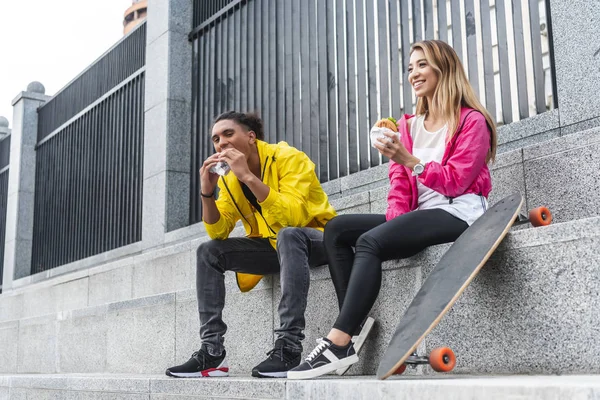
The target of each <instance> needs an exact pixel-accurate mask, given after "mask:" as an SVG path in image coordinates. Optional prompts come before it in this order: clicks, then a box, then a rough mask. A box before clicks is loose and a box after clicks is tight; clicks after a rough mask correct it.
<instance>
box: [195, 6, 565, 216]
mask: <svg viewBox="0 0 600 400" xmlns="http://www.w3.org/2000/svg"><path fill="white" fill-rule="evenodd" d="M203 3H204V6H205V7H208V9H214V8H210V6H207V5H206V4H207V3H210V4H216V3H217V2H214V1H213V2H203ZM547 7H548V5H547V2H546V1H544V0H542V1H540V0H523V1H522V0H495V2H494V1H493V0H491V1H490V0H480V1H475V0H447V1H445V2H444V1H436V0H397V1H375V0H370V1H362V0H319V1H317V0H302V1H300V0H277V1H275V0H246V1H240V0H238V1H233V2H230V3H229V4H228V5H227V6H226V7H225V8H223V9H222V10H220V11H219V12H217V13H216V14H215V15H212V16H211V17H210V18H207V19H206V21H205V22H204V23H202V24H200V25H199V26H197V27H196V28H195V29H194V30H193V31H192V33H191V34H190V40H192V41H193V52H194V54H193V60H194V61H193V73H192V78H193V81H192V91H193V93H192V98H193V110H192V114H193V117H192V118H193V120H192V127H193V128H192V129H193V133H192V147H193V148H192V160H193V162H192V166H191V172H192V173H191V176H192V182H191V185H190V186H191V208H190V222H191V223H194V222H198V221H199V220H200V199H199V195H198V193H199V178H198V173H197V171H198V169H199V167H200V165H201V163H202V161H203V160H204V159H205V158H206V157H207V156H208V155H210V154H211V153H212V152H213V148H212V144H211V143H210V141H209V135H210V132H209V129H210V127H211V122H212V120H213V118H214V117H215V116H216V115H218V114H219V113H221V112H223V111H226V110H228V109H238V110H242V111H246V110H257V111H259V113H260V114H261V116H262V117H263V119H264V122H265V139H266V140H267V141H279V140H285V141H287V142H288V143H289V144H290V145H292V146H295V147H297V148H299V149H301V150H303V151H305V152H306V153H307V154H308V155H309V156H310V158H311V159H312V160H313V161H314V162H315V164H316V165H317V174H318V177H319V179H320V180H321V182H324V181H327V180H330V179H335V178H338V177H342V176H346V175H348V174H351V173H353V172H357V171H359V170H363V169H367V168H369V167H371V166H375V165H379V164H381V163H382V162H384V161H385V160H383V159H382V158H381V157H380V155H379V153H378V152H377V151H376V150H375V149H373V148H371V147H370V146H369V143H368V131H369V129H370V127H371V125H372V124H373V123H374V122H375V121H376V120H377V119H379V118H381V117H387V116H396V117H399V116H400V115H401V114H402V113H403V112H412V111H413V109H414V102H415V99H414V96H413V93H412V88H411V87H410V86H409V85H408V84H407V83H406V82H407V76H408V73H407V65H408V60H409V50H410V44H411V43H413V42H415V41H418V40H421V39H442V40H445V41H447V42H449V44H451V45H452V46H453V47H454V48H455V49H456V51H457V53H458V55H459V57H461V59H462V60H463V63H464V66H465V70H466V72H467V74H468V76H469V79H470V81H471V83H472V84H473V87H474V88H475V90H476V92H477V93H478V94H479V96H480V99H481V101H482V102H483V103H484V105H485V106H486V107H487V108H488V110H489V111H490V112H491V113H492V115H493V116H496V119H497V121H498V122H499V123H500V124H502V123H509V122H512V121H514V120H518V119H521V118H526V117H529V116H531V115H535V114H537V113H541V112H544V111H546V110H547V109H548V108H553V101H555V96H554V94H555V93H556V91H555V90H553V87H554V85H553V79H552V76H553V74H552V73H551V72H550V71H551V65H550V59H551V55H550V54H549V53H548V48H549V46H548V41H551V37H550V33H551V30H550V29H548V28H547V27H548V26H549V21H547V20H546V18H545V16H546V15H549V13H546V12H545V11H546V8H547ZM540 27H542V28H544V27H546V28H545V30H543V29H540Z"/></svg>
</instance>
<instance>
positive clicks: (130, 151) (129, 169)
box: [125, 41, 197, 244]
mask: <svg viewBox="0 0 600 400" xmlns="http://www.w3.org/2000/svg"><path fill="white" fill-rule="evenodd" d="M196 42H197V41H196ZM139 79H140V78H139V76H138V77H137V78H135V79H134V80H133V81H132V82H131V84H130V85H129V87H128V88H127V132H126V135H127V136H126V137H127V141H126V143H127V152H126V158H125V159H126V162H127V166H126V184H125V191H126V195H125V209H126V210H127V217H126V233H125V242H126V243H127V244H130V243H133V241H134V240H133V231H134V229H133V212H134V210H135V205H134V202H133V192H134V190H135V189H134V188H135V186H134V183H135V163H134V160H135V152H134V146H133V144H134V136H135V115H134V113H133V111H134V108H133V107H134V103H135V100H136V99H135V96H134V90H135V87H136V85H137V84H138V82H139ZM196 101H197V99H196ZM196 110H197V108H196ZM192 112H194V111H192ZM196 115H197V111H196ZM195 136H196V132H195V131H192V137H195ZM196 175H197V174H192V177H193V176H196ZM190 192H192V193H193V191H192V190H190ZM190 204H193V203H192V202H190ZM189 222H190V224H192V223H193V222H192V221H189Z"/></svg>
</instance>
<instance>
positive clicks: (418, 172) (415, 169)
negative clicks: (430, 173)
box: [412, 163, 425, 176]
mask: <svg viewBox="0 0 600 400" xmlns="http://www.w3.org/2000/svg"><path fill="white" fill-rule="evenodd" d="M423 171H425V165H423V164H421V163H418V164H415V166H414V167H413V172H412V175H413V176H419V175H421V174H422V173H423Z"/></svg>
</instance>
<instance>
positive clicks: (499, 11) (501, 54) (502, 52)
mask: <svg viewBox="0 0 600 400" xmlns="http://www.w3.org/2000/svg"><path fill="white" fill-rule="evenodd" d="M504 1H505V0H496V29H497V31H498V32H497V37H498V63H499V71H500V94H501V98H502V121H503V122H504V123H505V124H509V123H511V122H512V101H511V98H510V96H511V93H510V75H509V70H508V69H509V64H508V42H507V32H506V8H505V5H504Z"/></svg>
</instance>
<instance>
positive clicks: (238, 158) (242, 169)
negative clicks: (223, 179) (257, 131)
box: [218, 147, 254, 184]
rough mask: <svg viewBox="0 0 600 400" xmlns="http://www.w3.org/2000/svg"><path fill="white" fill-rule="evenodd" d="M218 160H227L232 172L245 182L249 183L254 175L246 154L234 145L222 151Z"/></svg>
mask: <svg viewBox="0 0 600 400" xmlns="http://www.w3.org/2000/svg"><path fill="white" fill-rule="evenodd" d="M218 161H225V162H226V163H227V164H228V165H229V168H231V172H233V174H234V175H235V176H236V177H237V178H238V179H239V180H240V181H241V182H243V183H246V184H247V183H248V180H250V179H251V178H252V177H253V176H254V175H253V174H252V172H251V171H250V168H249V167H248V161H247V160H246V156H244V154H243V153H242V152H240V151H239V150H236V149H234V148H233V147H231V148H228V149H225V150H223V151H221V152H220V153H219V159H218Z"/></svg>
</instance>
